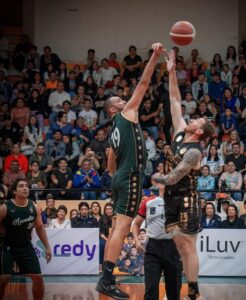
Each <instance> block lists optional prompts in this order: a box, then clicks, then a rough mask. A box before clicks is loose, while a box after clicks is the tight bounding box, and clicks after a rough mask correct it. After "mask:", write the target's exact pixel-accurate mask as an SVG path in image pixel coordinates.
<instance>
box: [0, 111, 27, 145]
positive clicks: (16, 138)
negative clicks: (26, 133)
mask: <svg viewBox="0 0 246 300" xmlns="http://www.w3.org/2000/svg"><path fill="white" fill-rule="evenodd" d="M22 134H23V130H22V129H21V127H20V125H19V124H18V123H17V122H15V121H12V120H11V116H10V114H5V115H4V116H3V126H2V128H1V129H0V136H1V138H2V139H3V140H6V139H7V138H10V139H11V140H12V141H13V143H19V142H20V141H21V136H22Z"/></svg>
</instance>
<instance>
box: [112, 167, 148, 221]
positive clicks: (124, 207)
mask: <svg viewBox="0 0 246 300" xmlns="http://www.w3.org/2000/svg"><path fill="white" fill-rule="evenodd" d="M142 177H143V176H142V173H141V172H139V171H133V172H131V171H122V170H121V171H117V172H116V173H115V175H114V177H113V179H112V196H113V203H114V212H115V213H117V214H121V215H125V216H128V217H131V218H134V217H135V216H136V215H137V212H138V208H139V205H140V202H141V199H142V181H143V180H142Z"/></svg>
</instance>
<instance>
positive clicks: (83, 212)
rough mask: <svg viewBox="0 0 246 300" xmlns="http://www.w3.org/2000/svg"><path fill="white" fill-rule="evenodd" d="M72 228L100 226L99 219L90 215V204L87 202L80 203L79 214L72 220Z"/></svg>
mask: <svg viewBox="0 0 246 300" xmlns="http://www.w3.org/2000/svg"><path fill="white" fill-rule="evenodd" d="M71 225H72V228H95V227H98V222H97V220H96V219H95V218H94V217H93V216H91V215H90V212H89V204H88V203H87V202H83V201H82V202H80V203H79V214H78V216H77V217H74V218H73V219H72V220H71Z"/></svg>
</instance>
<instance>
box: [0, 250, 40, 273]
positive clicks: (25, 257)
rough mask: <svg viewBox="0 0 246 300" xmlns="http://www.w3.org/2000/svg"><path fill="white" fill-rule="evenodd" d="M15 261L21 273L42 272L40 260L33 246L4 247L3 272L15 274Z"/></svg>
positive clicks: (2, 254) (2, 255)
mask: <svg viewBox="0 0 246 300" xmlns="http://www.w3.org/2000/svg"><path fill="white" fill-rule="evenodd" d="M14 263H16V264H17V266H18V268H19V270H20V273H21V274H41V269H40V264H39V260H38V257H37V255H36V253H35V250H34V248H33V247H32V246H28V247H26V248H18V249H17V248H11V247H4V248H3V249H2V253H1V268H2V269H1V274H13V268H14Z"/></svg>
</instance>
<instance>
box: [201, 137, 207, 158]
mask: <svg viewBox="0 0 246 300" xmlns="http://www.w3.org/2000/svg"><path fill="white" fill-rule="evenodd" d="M199 145H200V149H201V152H202V158H204V157H205V156H207V155H208V148H207V145H206V142H205V141H204V140H200V142H199Z"/></svg>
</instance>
